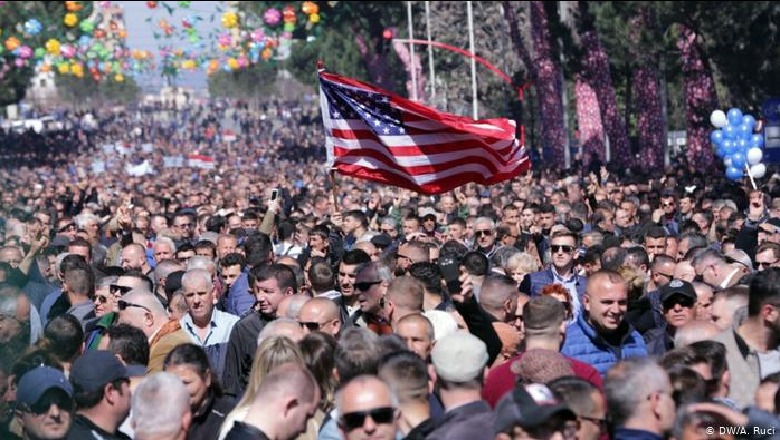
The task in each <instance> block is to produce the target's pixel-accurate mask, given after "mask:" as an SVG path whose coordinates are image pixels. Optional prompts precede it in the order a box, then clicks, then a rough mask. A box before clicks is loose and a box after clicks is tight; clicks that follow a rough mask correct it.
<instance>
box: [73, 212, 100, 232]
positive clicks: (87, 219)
mask: <svg viewBox="0 0 780 440" xmlns="http://www.w3.org/2000/svg"><path fill="white" fill-rule="evenodd" d="M74 220H75V221H76V227H77V228H79V229H84V228H85V227H86V226H87V223H91V222H95V223H97V222H98V221H99V219H98V216H96V215H95V214H90V213H86V212H85V213H83V214H79V215H77V216H76V218H75V219H74Z"/></svg>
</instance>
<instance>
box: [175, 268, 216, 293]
mask: <svg viewBox="0 0 780 440" xmlns="http://www.w3.org/2000/svg"><path fill="white" fill-rule="evenodd" d="M212 285H213V284H212V280H211V273H209V271H207V270H206V269H191V270H188V271H187V272H185V273H184V275H182V276H181V286H182V288H184V289H185V290H186V289H187V287H190V286H209V287H211V286H212Z"/></svg>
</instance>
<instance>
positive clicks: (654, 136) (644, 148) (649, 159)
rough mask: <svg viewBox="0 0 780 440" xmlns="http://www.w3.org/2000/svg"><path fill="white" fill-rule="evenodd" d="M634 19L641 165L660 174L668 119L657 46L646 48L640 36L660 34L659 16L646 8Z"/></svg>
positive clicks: (647, 46) (637, 131)
mask: <svg viewBox="0 0 780 440" xmlns="http://www.w3.org/2000/svg"><path fill="white" fill-rule="evenodd" d="M636 12H637V15H636V16H635V17H634V18H633V19H632V21H631V23H632V26H631V29H632V32H631V37H632V40H633V41H632V42H633V43H634V44H633V52H634V54H635V56H636V60H637V64H636V68H635V69H634V75H633V83H634V90H635V92H636V101H635V103H636V104H635V112H636V119H637V122H636V134H637V139H638V141H639V163H640V164H642V167H643V168H645V169H647V170H658V169H659V168H663V165H664V162H663V160H664V148H665V139H664V133H665V130H664V118H663V111H662V109H661V94H660V91H659V84H658V79H659V74H658V67H657V66H658V60H659V54H658V51H657V50H656V47H657V46H656V45H653V44H644V42H643V41H642V38H641V37H640V35H639V34H640V32H644V33H645V35H649V36H651V38H652V37H656V36H657V35H658V33H657V32H656V30H657V23H656V22H655V14H654V13H653V12H652V10H650V9H649V8H648V7H646V6H644V5H642V6H640V7H639V8H638V10H637V11H636Z"/></svg>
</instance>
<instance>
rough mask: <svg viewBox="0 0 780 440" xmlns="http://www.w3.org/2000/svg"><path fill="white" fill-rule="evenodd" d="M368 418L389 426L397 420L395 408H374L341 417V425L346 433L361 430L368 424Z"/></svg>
mask: <svg viewBox="0 0 780 440" xmlns="http://www.w3.org/2000/svg"><path fill="white" fill-rule="evenodd" d="M366 417H371V420H373V421H374V423H377V424H380V425H381V424H387V423H391V422H392V421H393V418H395V408H391V407H389V406H386V407H382V408H373V409H369V410H366V411H355V412H351V413H346V414H343V415H342V416H341V422H340V423H339V424H340V425H341V427H342V428H344V430H345V431H354V430H355V429H358V428H361V427H362V426H363V425H364V424H365V423H366Z"/></svg>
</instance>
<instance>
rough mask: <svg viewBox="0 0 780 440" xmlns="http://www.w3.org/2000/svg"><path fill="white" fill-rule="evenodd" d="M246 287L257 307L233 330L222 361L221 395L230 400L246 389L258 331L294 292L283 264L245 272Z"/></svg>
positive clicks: (291, 278)
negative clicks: (250, 291)
mask: <svg viewBox="0 0 780 440" xmlns="http://www.w3.org/2000/svg"><path fill="white" fill-rule="evenodd" d="M249 286H250V288H251V289H252V291H253V292H254V294H255V298H256V299H257V303H256V304H255V307H254V311H253V312H250V313H249V314H248V315H246V316H244V317H243V318H241V320H240V321H238V322H237V323H236V324H235V325H234V326H233V330H232V331H231V333H230V338H229V340H228V347H227V354H226V359H225V371H224V374H223V387H224V388H225V393H226V394H229V395H232V396H238V395H240V394H241V390H245V389H246V386H247V383H248V379H249V371H250V369H251V368H252V361H253V360H254V356H255V351H256V350H257V335H258V334H259V333H260V330H262V329H263V327H265V325H266V324H267V323H269V322H271V321H273V320H274V319H276V318H277V309H278V307H279V304H280V303H281V302H282V300H283V299H284V298H285V297H286V296H289V295H294V294H295V292H296V291H297V288H298V286H297V284H296V281H295V272H293V270H292V269H290V268H289V267H287V266H285V265H283V264H270V265H261V266H256V267H253V268H252V270H251V271H250V272H249Z"/></svg>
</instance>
